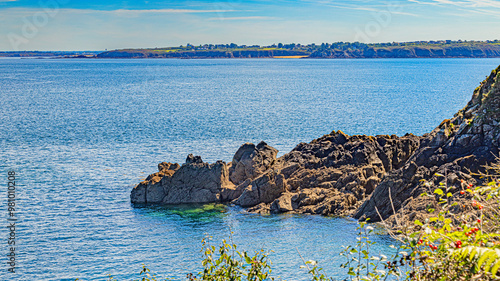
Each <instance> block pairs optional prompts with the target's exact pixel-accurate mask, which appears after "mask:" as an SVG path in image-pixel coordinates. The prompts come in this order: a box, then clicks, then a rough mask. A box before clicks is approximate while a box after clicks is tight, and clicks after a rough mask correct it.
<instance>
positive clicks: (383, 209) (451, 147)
mask: <svg viewBox="0 0 500 281" xmlns="http://www.w3.org/2000/svg"><path fill="white" fill-rule="evenodd" d="M499 81H500V67H499V68H497V69H495V70H494V71H493V72H492V73H491V75H490V76H489V77H488V78H487V79H486V80H485V81H484V82H482V83H481V85H480V87H478V88H477V89H476V90H475V91H474V94H473V96H472V100H471V101H470V102H469V103H468V104H467V106H466V107H465V108H463V109H462V110H460V111H459V112H458V113H457V114H455V116H454V117H453V119H451V120H445V121H443V122H442V123H441V124H440V125H439V126H438V127H437V128H436V129H435V130H434V131H432V132H431V133H430V134H428V135H426V136H424V137H425V138H424V139H423V140H422V141H421V143H420V146H419V147H418V149H417V150H416V152H415V153H414V155H412V157H410V158H409V159H408V161H407V162H406V163H405V164H404V166H403V167H402V168H401V169H398V170H395V171H392V172H390V173H389V174H388V175H387V176H385V177H384V179H383V180H382V182H381V183H380V184H379V185H378V186H377V188H376V189H375V192H374V193H373V194H372V195H371V197H370V198H369V200H367V201H366V202H365V203H364V204H363V205H362V206H361V208H359V210H358V211H357V212H356V214H355V215H354V217H355V218H370V219H371V220H372V221H379V220H380V217H379V215H378V214H377V210H378V211H379V212H380V215H381V216H382V218H384V219H386V218H388V217H390V216H391V215H392V214H393V210H392V207H391V202H390V198H389V196H390V197H391V198H392V201H393V204H394V208H395V210H396V211H397V212H398V211H399V212H400V213H402V214H403V215H405V216H407V217H408V219H413V217H414V216H415V215H417V214H418V213H419V212H422V211H423V210H425V203H426V202H425V200H423V199H421V198H418V196H419V195H420V194H421V193H423V192H426V191H430V192H431V193H432V191H433V190H427V188H426V187H425V186H424V185H422V184H421V182H420V181H421V180H425V181H428V182H433V183H434V186H439V182H441V181H443V180H446V182H447V184H448V185H451V186H453V187H454V189H453V191H452V193H453V194H454V198H455V197H456V198H459V197H460V196H459V191H460V190H461V189H462V188H463V186H462V185H463V182H462V180H463V181H464V182H467V183H476V182H478V181H479V179H478V178H472V177H471V175H470V174H471V172H472V173H477V172H478V171H480V170H481V169H482V166H483V165H485V164H488V163H491V162H493V161H495V157H497V156H498V153H499V142H500V125H499V121H500V84H499V83H498V82H499ZM436 173H439V174H442V175H445V176H446V178H445V179H443V178H442V177H440V176H437V175H436ZM457 208H461V207H460V206H458V207H457ZM457 211H460V210H457Z"/></svg>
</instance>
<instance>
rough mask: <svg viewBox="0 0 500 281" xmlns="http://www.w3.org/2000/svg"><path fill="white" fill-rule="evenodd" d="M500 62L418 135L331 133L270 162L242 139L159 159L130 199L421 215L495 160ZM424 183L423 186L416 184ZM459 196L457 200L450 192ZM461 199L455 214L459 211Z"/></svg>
mask: <svg viewBox="0 0 500 281" xmlns="http://www.w3.org/2000/svg"><path fill="white" fill-rule="evenodd" d="M499 80H500V67H499V68H497V69H496V70H494V71H493V72H492V74H491V75H490V76H489V77H488V78H487V79H486V80H485V81H484V82H483V83H481V85H480V87H478V88H477V89H476V90H475V91H474V95H473V97H472V100H471V101H470V102H469V103H468V104H467V106H466V107H465V108H464V109H462V110H460V111H459V112H458V113H457V114H456V115H455V116H454V117H453V119H451V120H445V121H443V122H442V123H441V124H440V125H439V126H438V127H437V128H436V129H435V130H433V131H432V132H431V133H429V134H426V135H424V136H421V137H420V136H414V135H411V134H407V135H405V136H402V137H398V136H395V135H392V136H387V135H385V136H375V137H373V136H364V135H363V136H361V135H355V136H348V135H346V134H344V133H343V132H341V131H333V132H332V133H330V134H328V135H325V136H323V137H321V138H318V139H316V140H313V141H312V142H310V143H301V144H299V145H297V147H295V148H294V149H293V150H292V151H290V152H289V153H287V154H285V155H283V156H282V157H280V158H276V156H277V153H278V151H277V150H276V149H274V148H272V147H271V146H269V145H267V144H266V143H264V142H261V143H259V144H258V145H254V144H251V143H246V144H244V145H242V146H241V147H240V148H239V149H238V151H237V152H236V154H235V155H234V157H233V160H232V162H231V163H229V164H226V163H225V162H223V161H217V162H216V163H214V164H208V163H204V162H203V161H202V160H201V157H199V156H193V155H189V156H188V157H187V159H186V163H185V164H183V165H182V166H181V165H179V164H172V163H161V164H159V166H158V170H159V172H158V173H155V174H152V175H150V176H149V177H148V178H147V179H146V180H145V181H144V182H142V183H140V184H139V185H137V186H136V187H135V188H134V190H132V193H131V200H132V202H134V203H156V204H180V203H206V202H232V203H234V204H237V205H240V206H242V207H246V208H248V211H250V212H255V213H260V214H268V213H283V212H295V213H307V214H321V215H335V216H348V215H352V216H354V217H355V218H358V219H367V218H370V219H371V220H370V221H372V222H373V221H379V220H381V219H384V220H393V219H394V216H393V215H394V212H397V213H398V214H400V215H401V216H400V219H403V220H404V219H407V220H413V219H415V218H416V217H419V216H424V215H425V213H426V209H427V208H428V207H429V206H432V207H433V208H437V207H438V206H435V205H433V204H435V200H430V199H429V200H428V199H426V198H424V197H420V196H419V195H420V194H422V193H423V192H429V194H433V190H432V189H433V188H435V186H439V184H440V182H444V183H445V184H446V186H448V187H450V190H451V192H452V194H453V200H457V202H459V201H460V196H458V194H459V191H460V190H461V189H463V188H464V187H463V185H464V183H466V184H474V183H477V182H478V181H480V179H479V178H474V177H473V176H471V172H478V171H481V169H482V168H483V165H485V164H488V163H491V162H493V161H495V160H496V156H498V154H499V142H500V122H499V121H500V84H499V83H497V81H499ZM423 183H426V184H423ZM455 195H457V196H455ZM461 206H463V205H462V204H459V205H458V206H457V207H456V208H455V209H456V210H455V211H456V212H464V211H466V210H465V209H463V210H462V209H460V208H465V207H461Z"/></svg>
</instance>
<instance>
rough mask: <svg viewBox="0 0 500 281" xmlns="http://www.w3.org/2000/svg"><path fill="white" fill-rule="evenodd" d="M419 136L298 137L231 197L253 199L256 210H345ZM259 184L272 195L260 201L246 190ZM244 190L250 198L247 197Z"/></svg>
mask: <svg viewBox="0 0 500 281" xmlns="http://www.w3.org/2000/svg"><path fill="white" fill-rule="evenodd" d="M419 142H420V137H417V136H414V135H410V134H408V135H406V136H403V137H397V136H376V137H370V136H348V135H346V134H344V133H343V132H341V131H337V132H335V131H334V132H332V133H330V134H328V135H325V136H323V137H321V138H319V139H316V140H313V141H312V142H311V143H308V144H306V143H301V144H299V145H298V146H297V147H295V148H294V149H293V150H292V151H291V152H289V153H287V154H285V155H284V156H282V157H281V158H279V159H278V160H277V164H276V167H278V168H275V169H274V170H273V171H272V172H268V173H267V174H264V175H263V176H262V177H261V178H262V180H260V179H261V178H258V179H256V180H255V181H253V182H252V183H250V187H251V188H250V187H249V188H247V190H245V192H244V193H243V194H242V196H241V197H240V198H238V199H237V200H236V201H235V203H236V204H239V205H243V206H251V205H257V206H255V207H253V208H251V209H250V211H253V212H257V213H266V212H267V211H269V212H273V213H280V212H298V213H309V214H322V215H339V216H340V215H348V214H350V213H352V212H353V211H354V210H355V208H356V207H357V206H358V205H359V204H360V203H361V202H362V201H363V200H364V199H365V198H366V197H367V196H369V195H370V194H371V193H372V192H373V191H374V189H375V186H376V185H377V184H378V183H379V182H380V181H381V180H382V178H383V177H384V175H385V174H386V173H387V172H389V171H392V170H394V169H398V168H400V167H401V166H402V165H403V164H404V163H405V162H406V160H407V159H408V158H409V157H410V156H411V155H412V154H413V152H414V151H415V149H416V148H417V147H418V145H419ZM268 178H269V179H272V180H267V179H268ZM263 179H266V180H263ZM254 184H255V185H254ZM255 186H257V187H258V188H255ZM262 190H274V191H275V192H274V193H265V194H272V195H274V196H267V197H266V198H265V200H263V199H264V198H260V199H261V200H260V201H259V200H258V199H257V196H250V195H252V194H258V191H262ZM246 194H248V197H250V198H252V200H246V197H245V196H244V195H246ZM273 197H274V198H273ZM243 199H245V200H243ZM242 202H245V204H242ZM260 203H264V204H260Z"/></svg>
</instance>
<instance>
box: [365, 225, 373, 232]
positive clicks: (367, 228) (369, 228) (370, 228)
mask: <svg viewBox="0 0 500 281" xmlns="http://www.w3.org/2000/svg"><path fill="white" fill-rule="evenodd" d="M373 229H374V228H373V227H371V226H367V227H366V230H368V231H370V230H373Z"/></svg>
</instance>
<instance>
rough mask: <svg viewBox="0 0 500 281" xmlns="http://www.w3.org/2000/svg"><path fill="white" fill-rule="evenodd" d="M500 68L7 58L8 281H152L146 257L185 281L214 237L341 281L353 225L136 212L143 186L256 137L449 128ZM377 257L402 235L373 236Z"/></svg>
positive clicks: (0, 73)
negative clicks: (142, 279)
mask: <svg viewBox="0 0 500 281" xmlns="http://www.w3.org/2000/svg"><path fill="white" fill-rule="evenodd" d="M499 64H500V59H373V60H372V59H360V60H312V59H232V60H229V59H227V60H218V59H213V60H170V59H162V60H160V59H158V60H149V59H140V60H120V59H116V60H104V59H99V60H95V59H0V101H1V102H0V104H1V106H0V120H1V122H0V144H1V146H0V178H1V180H0V188H1V190H2V192H0V226H1V227H0V280H75V279H76V278H79V280H105V279H106V278H107V275H108V274H111V275H112V276H114V277H115V278H117V279H118V280H131V279H133V278H138V275H137V273H138V272H139V271H140V270H141V265H142V264H143V263H144V264H145V265H147V266H148V267H149V268H150V269H151V271H153V272H156V273H157V274H158V275H160V276H164V277H173V278H176V279H178V280H183V279H184V278H185V275H186V274H187V273H190V272H193V273H196V272H198V271H199V270H200V269H201V264H200V261H201V253H200V250H201V240H202V239H203V238H204V237H206V236H212V237H213V238H212V241H213V243H214V244H215V245H218V244H219V243H220V241H221V240H222V239H224V238H226V239H229V238H230V236H231V235H230V233H231V232H233V234H232V241H233V242H234V243H236V244H237V245H238V246H239V248H238V249H240V250H247V251H254V250H258V249H261V248H263V249H265V250H267V251H272V252H271V254H270V259H271V261H272V262H273V268H274V270H273V274H274V275H275V276H280V277H282V278H283V279H285V280H307V279H308V277H309V276H308V275H307V274H306V272H305V270H304V269H300V268H299V267H300V265H301V264H302V260H301V258H300V256H299V253H300V254H301V255H302V256H303V257H304V259H306V260H316V261H318V262H319V264H320V265H321V266H322V267H323V268H324V269H325V272H326V273H327V274H328V276H331V277H335V278H341V277H342V276H344V275H345V271H343V270H342V269H340V267H339V265H340V264H341V263H342V262H344V261H345V260H344V259H343V258H342V257H340V256H339V255H338V254H339V252H340V251H341V250H342V246H346V245H354V243H355V242H356V239H355V237H356V227H357V223H356V222H355V221H353V220H351V219H349V218H331V217H321V216H309V215H286V214H285V215H271V216H260V215H255V214H249V213H246V212H245V211H244V210H243V209H240V208H238V207H234V206H226V207H217V208H212V207H213V206H170V207H146V208H135V207H134V206H132V205H131V204H130V198H129V194H130V190H131V189H132V188H133V187H134V185H135V184H137V183H138V182H139V181H141V179H143V178H145V177H146V176H147V175H148V174H150V173H153V172H155V171H157V164H158V163H159V162H163V161H170V162H179V163H183V162H184V160H185V158H186V156H187V154H189V153H193V154H195V155H200V156H202V158H203V160H205V161H208V162H213V161H216V160H218V159H222V160H224V161H231V159H232V156H233V154H234V153H235V152H236V150H237V149H238V147H239V146H240V145H241V144H243V143H245V142H254V143H257V142H259V141H261V140H264V141H266V142H267V143H268V144H270V145H271V146H273V147H275V148H277V149H278V150H279V151H280V154H279V155H283V154H284V153H287V152H288V151H290V150H291V149H293V148H294V147H295V146H296V145H297V144H298V143H300V142H309V141H311V140H313V139H315V138H318V137H321V136H322V135H324V134H328V133H330V132H331V131H333V130H342V131H344V132H345V133H348V134H370V135H377V134H397V135H404V134H405V133H413V134H417V135H422V134H424V133H426V132H430V131H431V130H432V129H434V128H435V127H436V126H437V125H439V124H440V123H441V121H442V120H443V119H446V118H450V117H452V116H453V114H454V113H455V112H456V111H457V110H459V109H461V108H463V107H464V106H465V105H466V103H467V102H468V101H469V99H470V97H471V95H472V92H473V90H474V89H475V88H476V87H477V86H478V85H479V83H480V82H481V81H482V80H483V79H484V78H485V77H486V76H487V75H489V73H490V72H491V70H492V69H494V68H495V67H497V66H498V65H499ZM8 171H15V173H16V175H15V177H16V179H15V181H16V210H15V212H14V214H13V215H14V218H17V221H16V230H15V235H16V236H15V238H16V239H15V243H16V245H15V254H16V268H15V269H16V273H9V272H8V268H10V266H9V265H8V264H7V261H8V258H9V257H8V256H7V254H9V253H10V247H11V246H9V245H8V241H9V240H8V237H9V235H10V231H9V229H8V228H7V226H8V225H9V224H8V223H9V222H8V220H7V219H8V218H9V213H8V209H7V203H8V202H7V195H8V193H7V184H8ZM372 239H373V240H374V241H376V242H377V245H376V246H375V249H374V252H375V253H379V252H380V253H387V252H388V251H389V248H388V246H389V245H390V244H392V243H394V241H392V240H391V239H390V237H388V236H387V235H384V234H383V233H382V234H380V235H374V236H373V237H372Z"/></svg>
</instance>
